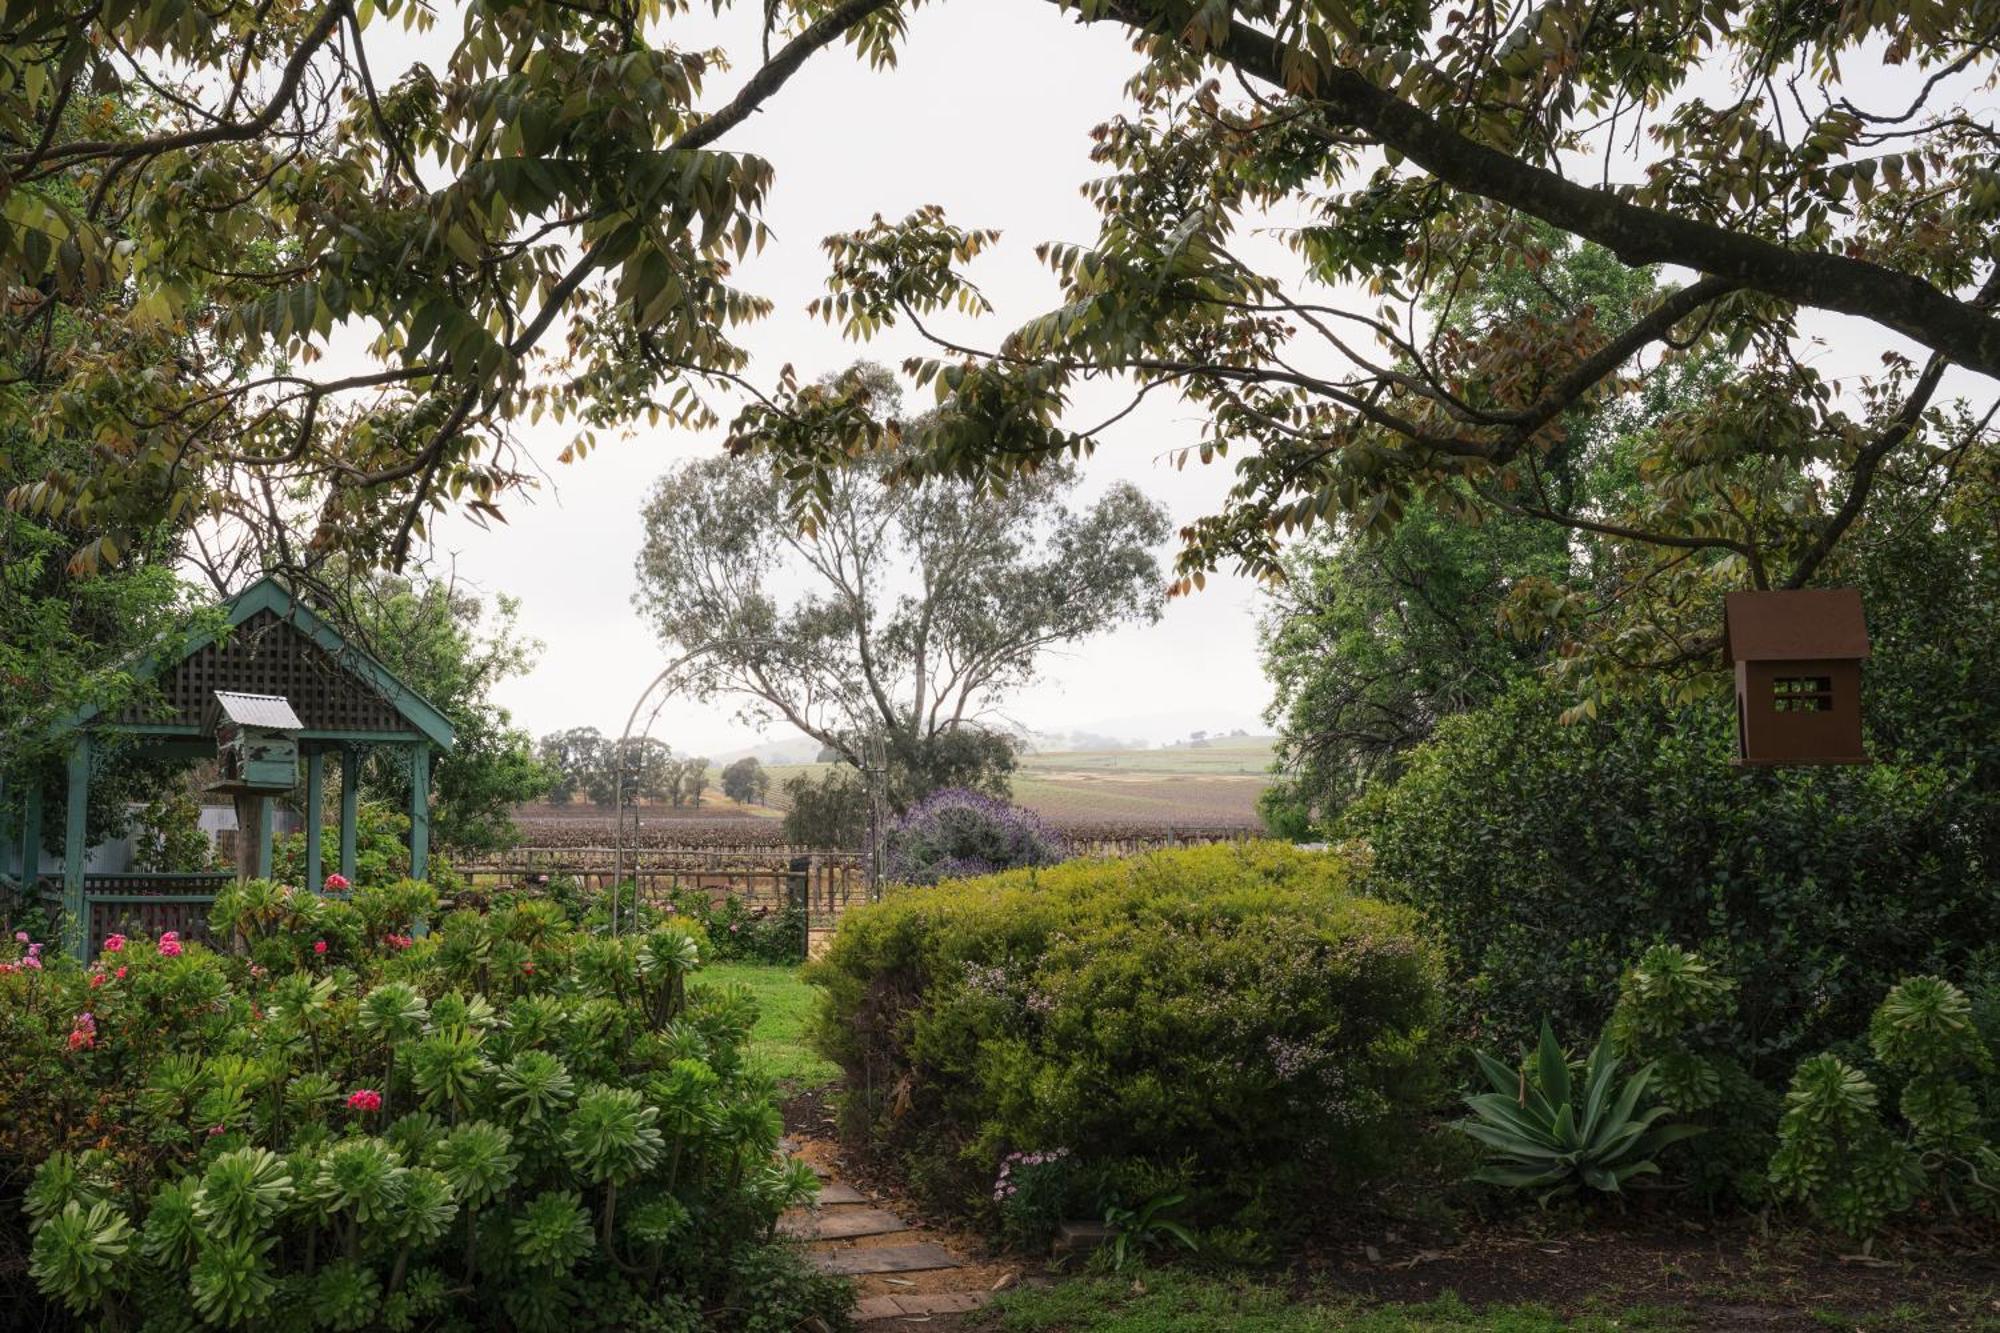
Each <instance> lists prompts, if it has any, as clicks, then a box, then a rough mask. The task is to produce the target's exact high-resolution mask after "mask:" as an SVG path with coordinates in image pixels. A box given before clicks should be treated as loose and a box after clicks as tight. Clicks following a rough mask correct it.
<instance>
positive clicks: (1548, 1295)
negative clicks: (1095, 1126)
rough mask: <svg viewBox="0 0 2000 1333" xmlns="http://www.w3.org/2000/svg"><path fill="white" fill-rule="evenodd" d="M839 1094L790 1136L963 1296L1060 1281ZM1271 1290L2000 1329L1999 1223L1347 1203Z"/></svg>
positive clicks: (1715, 1319) (1770, 1330) (810, 1112)
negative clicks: (937, 1193) (857, 1135)
mask: <svg viewBox="0 0 2000 1333" xmlns="http://www.w3.org/2000/svg"><path fill="white" fill-rule="evenodd" d="M832 1091H833V1090H832V1089H830V1088H829V1089H819V1090H815V1091H812V1092H807V1093H803V1094H800V1095H798V1096H795V1097H793V1098H791V1099H790V1100H788V1101H787V1102H786V1103H785V1104H784V1116H785V1129H786V1132H787V1134H788V1135H790V1136H791V1137H793V1138H794V1139H796V1140H798V1141H799V1142H800V1143H801V1144H803V1145H805V1149H806V1151H807V1152H808V1153H809V1154H816V1155H820V1156H821V1157H822V1158H823V1160H825V1161H826V1163H827V1164H828V1165H829V1166H832V1167H834V1168H835V1169H836V1170H837V1173H838V1175H839V1176H840V1178H841V1179H843V1180H847V1181H849V1182H851V1183H853V1184H854V1185H856V1186H857V1187H859V1188H861V1189H863V1190H864V1191H866V1192H868V1193H869V1194H871V1195H873V1196H875V1197H876V1198H878V1199H880V1200H881V1201H882V1203H883V1204H884V1206H887V1207H892V1208H894V1209H895V1210H896V1211H897V1212H899V1213H900V1214H902V1215H903V1216H904V1217H906V1218H907V1219H909V1220H910V1221H911V1222H912V1223H913V1224H914V1225H917V1226H919V1227H921V1228H922V1231H923V1234H924V1236H925V1237H926V1238H936V1239H938V1240H940V1242H941V1243H944V1244H946V1245H947V1247H948V1248H951V1249H953V1250H955V1251H956V1252H958V1253H960V1254H964V1255H966V1256H967V1259H968V1261H969V1270H970V1271H968V1270H957V1271H956V1276H955V1277H954V1278H953V1279H952V1282H953V1286H954V1287H968V1286H973V1285H975V1284H976V1283H985V1284H991V1283H996V1282H997V1283H1000V1284H1002V1285H1013V1284H1014V1283H1017V1282H1038V1281H1042V1280H1046V1279H1047V1278H1048V1277H1050V1276H1051V1274H1050V1272H1049V1270H1048V1268H1047V1265H1045V1264H1043V1263H1040V1262H1037V1261H1035V1260H1032V1259H1026V1260H1024V1259H1022V1258H1020V1257H1018V1256H1007V1255H1001V1254H996V1253H994V1252H993V1251H991V1250H990V1248H988V1247H986V1246H985V1245H984V1244H983V1243H982V1242H981V1241H980V1240H979V1239H978V1238H977V1237H975V1236H972V1235H969V1234H967V1233H966V1232H964V1231H963V1230H962V1229H959V1228H957V1227H955V1226H953V1225H952V1224H951V1223H950V1222H948V1221H947V1220H945V1219H941V1218H927V1217H925V1216H924V1215H923V1213H922V1210H921V1209H919V1208H917V1207H916V1206H915V1205H914V1204H913V1203H912V1202H911V1201H910V1200H908V1199H907V1198H906V1197H904V1196H903V1194H902V1192H901V1191H900V1189H899V1188H898V1184H897V1182H896V1180H895V1178H894V1176H893V1175H892V1174H891V1173H889V1172H888V1171H886V1170H884V1169H883V1168H882V1167H881V1165H880V1164H878V1163H874V1162H870V1161H869V1160H867V1159H866V1158H865V1157H862V1156H859V1155H855V1154H851V1153H846V1152H843V1150H842V1149H841V1148H840V1146H839V1144H838V1142H837V1136H836V1133H835V1127H834V1123H833V1110H832V1104H831V1094H832ZM908 1238H909V1237H908V1234H907V1233H906V1234H905V1235H903V1236H899V1237H898V1239H908ZM918 1276H919V1275H915V1274H913V1275H910V1277H911V1278H912V1279H914V1278H917V1277H918ZM1267 1280H1270V1281H1274V1282H1285V1283H1289V1284H1290V1285H1292V1286H1294V1287H1295V1288H1296V1290H1297V1291H1298V1292H1299V1295H1300V1297H1301V1299H1318V1300H1332V1301H1340V1300H1360V1301H1364V1302H1367V1303H1370V1304H1407V1303H1424V1302H1429V1301H1434V1300H1436V1299H1438V1298H1439V1297H1441V1296H1444V1295H1446V1294H1452V1295H1455V1296H1457V1298H1458V1299H1460V1300H1462V1301H1464V1302H1465V1303H1466V1304H1468V1305H1470V1306H1473V1307H1475V1308H1485V1307H1487V1306H1493V1305H1519V1304H1529V1305H1537V1306H1542V1307H1545V1308H1548V1309H1551V1310H1554V1311H1556V1312H1558V1313H1560V1314H1570V1315H1575V1314H1591V1313H1595V1314H1615V1313H1617V1312H1618V1311H1621V1310H1628V1309H1633V1308H1644V1309H1646V1310H1648V1311H1651V1312H1653V1313H1654V1314H1655V1315H1656V1316H1665V1317H1668V1318H1671V1319H1673V1320H1674V1321H1675V1322H1679V1323H1684V1324H1685V1326H1686V1327H1688V1328H1690V1329H1701V1330H1710V1329H1715V1330H1731V1331H1733V1330H1745V1331H1748V1333H1791V1331H1792V1330H1800V1331H1801V1333H1802V1331H1803V1330H1808V1329H1810V1330H1825V1329H1830V1328H1831V1329H1840V1328H1852V1329H1868V1330H1871V1331H1872V1330H1883V1329H1890V1330H1919V1329H1926V1330H1927V1329H1938V1330H1955V1329H1981V1330H2000V1229H1996V1228H1994V1227H1992V1226H1990V1225H1987V1226H1976V1227H1960V1226H1947V1225H1938V1226H1932V1227H1917V1228H1910V1229H1907V1230H1905V1231H1902V1232H1900V1233H1897V1234H1894V1235H1892V1236H1889V1237H1887V1238H1885V1239H1883V1240H1878V1241H1877V1242H1876V1243H1875V1244H1874V1245H1873V1246H1872V1247H1871V1248H1870V1250H1869V1251H1868V1252H1867V1253H1865V1254H1863V1253H1857V1252H1854V1251H1853V1250H1852V1249H1851V1248H1843V1247H1842V1245H1841V1243H1840V1242H1839V1241H1838V1240H1837V1239H1833V1238H1830V1237H1829V1236H1828V1235H1827V1234H1826V1233H1824V1232H1820V1231H1807V1230H1803V1229H1795V1228H1786V1227H1781V1226H1779V1225H1777V1224H1776V1223H1775V1222H1774V1223H1772V1224H1771V1225H1769V1226H1768V1227H1767V1226H1766V1225H1765V1224H1764V1222H1763V1221H1762V1220H1761V1219H1759V1218H1757V1217H1755V1216H1743V1217H1724V1218H1717V1219H1714V1220H1707V1219H1703V1218H1700V1217H1697V1216H1691V1215H1689V1213H1688V1212H1687V1211H1686V1210H1685V1209H1675V1208H1671V1207H1666V1206H1661V1207H1656V1208H1648V1207H1647V1206H1645V1204H1644V1203H1641V1204H1638V1205H1636V1206H1635V1207H1634V1208H1633V1209H1632V1210H1631V1211H1630V1212H1629V1213H1626V1214H1622V1215H1621V1214H1618V1213H1615V1212H1607V1211H1602V1210H1590V1211H1585V1210H1583V1209H1580V1208H1578V1207H1575V1206H1571V1207H1569V1208H1568V1209H1567V1210H1563V1209H1558V1210H1555V1211H1551V1212H1547V1213H1543V1212H1539V1211H1536V1210H1534V1209H1532V1208H1529V1209H1525V1210H1522V1211H1518V1212H1510V1213H1503V1214H1498V1215H1494V1216H1488V1217H1479V1216H1477V1215H1475V1214H1473V1213H1471V1212H1461V1213H1460V1214H1458V1215H1456V1216H1455V1217H1453V1218H1452V1219H1450V1220H1449V1221H1447V1222H1433V1223H1429V1224H1425V1223H1412V1222H1409V1221H1407V1220H1392V1219H1389V1218H1387V1217H1386V1216H1385V1215H1384V1214H1381V1213H1375V1212H1369V1211H1364V1210H1361V1209H1348V1210H1342V1211H1338V1212H1332V1211H1330V1212H1329V1213H1328V1214H1327V1215H1326V1216H1325V1217H1323V1218H1321V1219H1319V1221H1318V1223H1317V1225H1316V1226H1315V1228H1314V1233H1313V1239H1312V1240H1311V1241H1310V1242H1309V1243H1308V1244H1307V1245H1306V1246H1305V1247H1303V1249H1302V1251H1300V1252H1297V1253H1295V1254H1294V1255H1293V1256H1292V1259H1291V1266H1290V1268H1289V1269H1288V1270H1280V1271H1278V1272H1275V1273H1272V1274H1270V1275H1268V1278H1267ZM929 1285H930V1284H929V1283H925V1284H923V1287H921V1288H915V1289H924V1288H927V1287H928V1286H929ZM940 1289H942V1288H940ZM983 1326H984V1321H983V1320H982V1318H981V1316H978V1315H967V1316H948V1315H937V1316H933V1317H931V1318H930V1319H928V1320H927V1321H926V1322H925V1324H924V1327H925V1328H926V1329H927V1330H931V1331H932V1333H944V1331H946V1330H967V1331H969V1330H975V1329H979V1328H981V1327H983Z"/></svg>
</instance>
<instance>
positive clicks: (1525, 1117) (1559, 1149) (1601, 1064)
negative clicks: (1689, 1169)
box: [1457, 1022, 1701, 1203]
mask: <svg viewBox="0 0 2000 1333" xmlns="http://www.w3.org/2000/svg"><path fill="white" fill-rule="evenodd" d="M1477 1059H1478V1061H1479V1067H1480V1069H1481V1071H1482V1072H1484V1073H1485V1075H1486V1079H1487V1082H1489V1083H1491V1084H1492V1085H1493V1091H1491V1092H1485V1093H1476V1094H1474V1095H1472V1096H1469V1097H1467V1098H1466V1099H1465V1104H1466V1105H1467V1106H1468V1107H1470V1108H1471V1110H1472V1116H1471V1118H1469V1119H1466V1120H1461V1121H1459V1122H1458V1125H1457V1127H1458V1128H1459V1129H1460V1130H1462V1131H1463V1132H1464V1133H1466V1134H1469V1135H1471V1136H1472V1137H1473V1138H1475V1139H1477V1140H1479V1141H1480V1142H1481V1143H1483V1144H1485V1145H1486V1147H1487V1149H1488V1150H1489V1155H1488V1158H1487V1162H1486V1165H1484V1166H1482V1167H1481V1168H1480V1169H1479V1170H1478V1171H1477V1172H1475V1173H1474V1174H1473V1177H1472V1178H1473V1179H1474V1180H1478V1181H1483V1182H1484V1183H1486V1184H1489V1185H1502V1186H1506V1187H1507V1188H1510V1189H1532V1190H1539V1191H1541V1197H1542V1202H1543V1203H1547V1202H1548V1201H1549V1200H1550V1199H1552V1198H1554V1197H1556V1196H1558V1195H1562V1194H1568V1193H1571V1192H1573V1191H1575V1190H1578V1189H1585V1188H1588V1189H1593V1190H1597V1191H1600V1192H1602V1193H1606V1194H1617V1193H1620V1192H1621V1191H1622V1189H1623V1187H1624V1185H1625V1182H1627V1181H1628V1180H1631V1179H1632V1178H1633V1177H1634V1176H1651V1175H1658V1174H1659V1171H1660V1167H1659V1164H1658V1163H1657V1162H1656V1161H1655V1160H1654V1157H1655V1155H1656V1154H1658V1153H1659V1152H1660V1151H1661V1150H1662V1149H1663V1148H1666V1147H1667V1146H1669V1145H1670V1144H1673V1143H1675V1142H1678V1141H1679V1140H1681V1139H1686V1138H1691V1137H1693V1136H1694V1135H1696V1134H1699V1133H1701V1130H1700V1129H1699V1128H1698V1127H1695V1126H1692V1125H1662V1124H1659V1123H1658V1122H1659V1120H1660V1119H1661V1118H1662V1117H1664V1116H1666V1115H1667V1114H1668V1112H1669V1108H1668V1107H1667V1106H1665V1105H1656V1106H1644V1107H1642V1104H1641V1099H1642V1098H1644V1097H1645V1095H1646V1087H1647V1084H1648V1083H1649V1082H1650V1081H1651V1079H1652V1075H1653V1070H1652V1066H1650V1065H1647V1066H1644V1067H1642V1068H1640V1069H1639V1070H1637V1071H1636V1072H1635V1073H1633V1074H1631V1075H1629V1076H1628V1077H1626V1078H1625V1079H1624V1080H1623V1081H1622V1082H1621V1081H1620V1080H1619V1078H1618V1057H1617V1055H1616V1054H1615V1052H1614V1050H1613V1047H1612V1043H1611V1039H1610V1037H1609V1036H1606V1037H1604V1038H1603V1039H1601V1040H1599V1042H1598V1043H1597V1045H1596V1047H1595V1048H1594V1049H1593V1050H1592V1051H1591V1053H1590V1059H1589V1060H1588V1061H1587V1062H1586V1063H1585V1064H1584V1066H1583V1069H1582V1076H1581V1077H1580V1078H1579V1077H1575V1076H1574V1075H1573V1073H1572V1071H1571V1068H1570V1064H1569V1058H1568V1057H1567V1056H1565V1055H1564V1054H1563V1049H1562V1047H1561V1045H1559V1044H1558V1043H1557V1041H1556V1036H1555V1031H1554V1030H1553V1029H1552V1028H1550V1027H1549V1025H1548V1024H1547V1023H1546V1022H1544V1023H1543V1024H1542V1036H1541V1042H1540V1044H1539V1045H1538V1046H1537V1048H1536V1049H1535V1051H1534V1052H1532V1053H1531V1054H1529V1055H1527V1056H1524V1057H1523V1058H1522V1061H1521V1064H1520V1066H1519V1067H1518V1068H1509V1067H1508V1066H1507V1065H1504V1064H1502V1063H1501V1062H1500V1061H1498V1060H1495V1059H1494V1058H1493V1057H1492V1056H1490V1055H1487V1054H1485V1053H1483V1052H1481V1053H1479V1054H1478V1055H1477Z"/></svg>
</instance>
